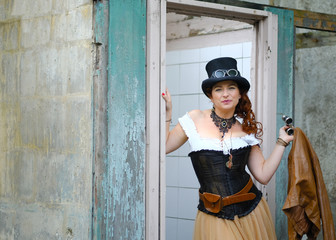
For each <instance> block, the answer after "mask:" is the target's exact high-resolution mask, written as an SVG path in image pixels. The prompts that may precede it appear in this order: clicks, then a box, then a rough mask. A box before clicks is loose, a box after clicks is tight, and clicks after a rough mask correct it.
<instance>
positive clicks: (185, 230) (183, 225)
mask: <svg viewBox="0 0 336 240" xmlns="http://www.w3.org/2000/svg"><path fill="white" fill-rule="evenodd" d="M194 223H195V222H194V221H191V220H185V219H179V220H178V225H177V228H178V230H177V238H176V239H177V240H187V239H192V237H193V233H194ZM167 240H168V239H167Z"/></svg>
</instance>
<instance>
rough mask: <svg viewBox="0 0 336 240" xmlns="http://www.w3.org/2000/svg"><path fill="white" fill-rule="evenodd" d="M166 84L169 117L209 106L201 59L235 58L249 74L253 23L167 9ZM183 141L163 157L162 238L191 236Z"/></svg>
mask: <svg viewBox="0 0 336 240" xmlns="http://www.w3.org/2000/svg"><path fill="white" fill-rule="evenodd" d="M166 32H167V37H166V39H167V42H166V44H167V52H166V85H167V87H168V89H169V91H170V93H171V95H172V101H173V118H172V124H171V128H173V127H174V126H175V125H176V124H177V123H178V118H179V117H181V116H183V115H184V114H185V113H186V112H187V111H190V110H192V109H201V110H203V109H209V108H211V107H212V105H211V102H210V100H209V99H208V98H207V97H206V96H205V95H204V94H203V92H202V90H201V87H200V86H201V82H202V80H204V79H206V78H207V74H206V71H205V65H206V63H207V62H208V61H210V60H211V59H213V58H217V57H223V56H228V57H233V58H235V59H237V65H238V70H239V71H240V72H241V74H242V76H244V77H245V78H246V79H248V80H250V68H251V67H250V66H251V53H252V36H253V25H251V24H248V23H244V22H239V21H233V20H226V19H219V18H211V17H203V16H201V17H195V16H187V15H183V14H176V13H174V12H171V13H168V14H167V31H166ZM188 153H189V145H188V143H186V144H185V145H184V146H183V147H181V148H180V149H179V150H177V151H175V152H173V153H171V154H169V155H167V157H166V239H167V240H170V239H177V240H179V239H181V240H182V239H192V234H193V228H194V227H193V226H194V219H195V216H196V212H197V205H198V188H199V184H198V181H197V178H196V176H195V173H194V170H193V167H192V164H191V161H190V159H189V157H188Z"/></svg>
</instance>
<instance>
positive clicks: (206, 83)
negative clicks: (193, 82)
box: [202, 76, 250, 97]
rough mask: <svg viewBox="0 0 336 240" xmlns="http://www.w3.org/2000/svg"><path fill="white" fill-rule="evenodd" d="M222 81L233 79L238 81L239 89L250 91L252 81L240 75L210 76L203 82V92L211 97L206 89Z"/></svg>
mask: <svg viewBox="0 0 336 240" xmlns="http://www.w3.org/2000/svg"><path fill="white" fill-rule="evenodd" d="M222 81H233V82H235V83H237V85H238V87H239V89H241V90H246V91H248V90H249V89H250V83H249V82H248V81H247V80H246V79H245V78H243V77H240V76H236V77H232V76H230V77H222V78H208V79H205V80H204V81H203V82H202V90H203V93H204V94H205V95H206V96H207V97H209V96H208V95H207V92H206V90H207V89H209V88H212V87H213V85H215V84H216V83H218V82H222Z"/></svg>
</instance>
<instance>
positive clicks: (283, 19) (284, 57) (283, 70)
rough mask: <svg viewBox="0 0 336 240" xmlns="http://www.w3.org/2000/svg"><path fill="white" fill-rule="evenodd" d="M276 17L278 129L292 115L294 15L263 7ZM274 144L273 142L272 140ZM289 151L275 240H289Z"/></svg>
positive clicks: (280, 180) (280, 178)
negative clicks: (286, 200)
mask: <svg viewBox="0 0 336 240" xmlns="http://www.w3.org/2000/svg"><path fill="white" fill-rule="evenodd" d="M266 10H267V11H270V12H272V13H274V14H277V15H278V71H277V75H278V77H277V78H278V83H277V122H276V125H277V129H279V128H280V127H281V126H283V121H282V120H281V116H282V115H283V114H286V115H289V116H293V108H294V107H293V82H294V79H293V76H294V70H293V64H294V36H295V31H294V25H293V19H294V13H293V11H290V10H283V9H278V8H266ZM274 141H275V139H274ZM288 153H289V148H287V149H286V151H285V154H284V156H283V158H282V160H281V163H280V165H279V168H278V170H277V173H276V206H277V208H276V218H275V219H276V222H275V228H276V234H277V238H278V239H288V236H287V232H288V231H287V218H286V216H285V214H284V213H283V212H282V206H283V205H284V202H285V198H286V196H287V184H288V170H287V157H288Z"/></svg>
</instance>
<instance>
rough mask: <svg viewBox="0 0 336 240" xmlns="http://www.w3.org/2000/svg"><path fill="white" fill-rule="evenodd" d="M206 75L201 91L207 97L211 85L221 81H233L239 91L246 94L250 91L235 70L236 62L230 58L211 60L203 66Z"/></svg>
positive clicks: (248, 84)
mask: <svg viewBox="0 0 336 240" xmlns="http://www.w3.org/2000/svg"><path fill="white" fill-rule="evenodd" d="M205 69H206V71H207V73H208V77H209V78H208V79H205V80H204V81H203V82H202V90H203V92H204V94H205V95H206V96H207V97H209V96H208V94H209V93H210V92H211V91H210V90H211V89H212V87H213V85H215V84H216V83H218V82H221V81H228V80H231V81H234V82H236V83H237V84H238V87H239V89H241V90H245V91H246V92H247V91H248V90H249V89H250V83H249V82H248V81H247V80H246V79H245V78H243V77H242V76H240V73H239V71H238V69H237V61H236V59H234V58H231V57H222V58H216V59H213V60H211V61H210V62H208V63H207V65H206V66H205Z"/></svg>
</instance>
